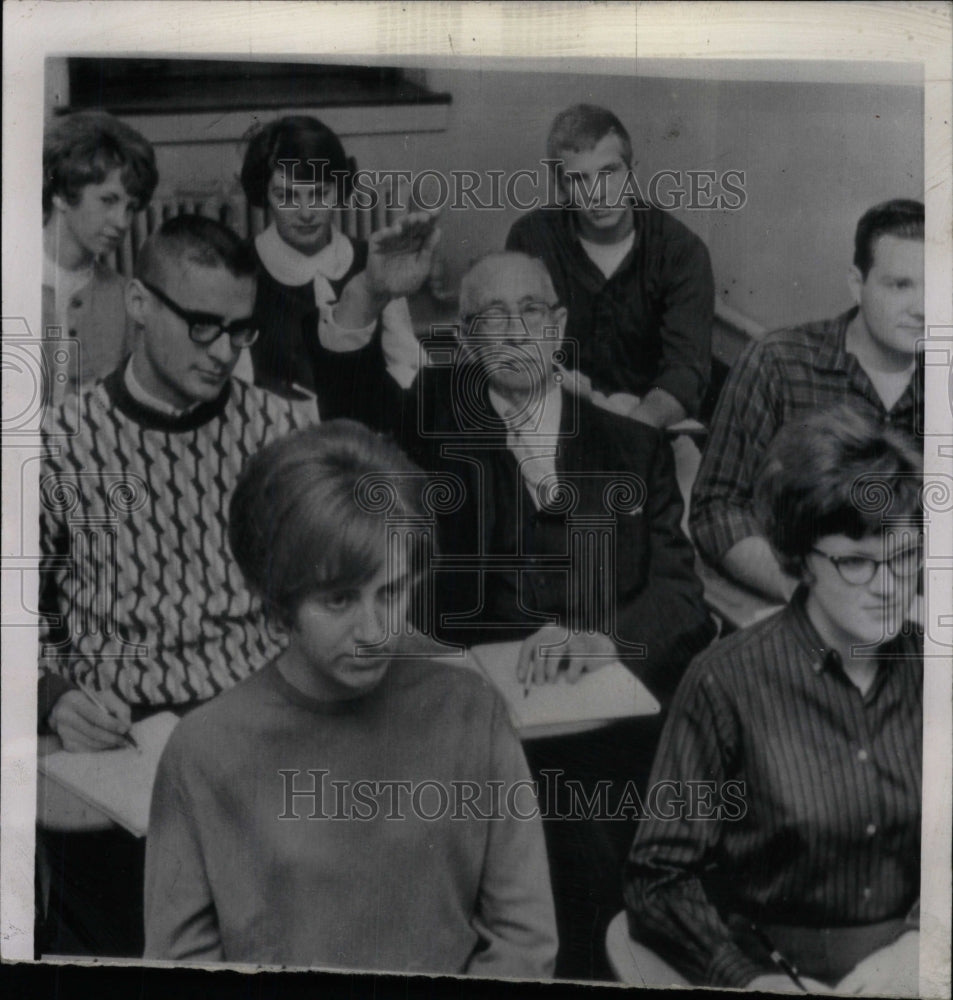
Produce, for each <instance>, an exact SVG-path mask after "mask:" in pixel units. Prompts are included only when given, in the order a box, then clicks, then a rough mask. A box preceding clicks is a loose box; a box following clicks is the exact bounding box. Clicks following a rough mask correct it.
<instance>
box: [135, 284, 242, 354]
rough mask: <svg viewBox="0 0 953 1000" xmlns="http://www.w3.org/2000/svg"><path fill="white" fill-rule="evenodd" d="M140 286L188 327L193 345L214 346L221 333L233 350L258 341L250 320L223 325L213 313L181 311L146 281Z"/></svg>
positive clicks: (220, 318)
mask: <svg viewBox="0 0 953 1000" xmlns="http://www.w3.org/2000/svg"><path fill="white" fill-rule="evenodd" d="M139 280H140V284H142V286H143V287H144V288H147V289H148V290H149V291H150V292H151V293H152V294H153V295H154V296H155V297H156V298H157V299H158V300H159V301H160V302H161V303H162V304H163V305H164V306H165V307H166V308H167V309H171V310H172V312H174V313H175V314H176V316H178V317H179V318H180V319H183V320H185V322H186V323H188V325H189V340H191V341H192V343H193V344H201V345H202V346H203V347H208V345H209V344H214V343H215V341H216V340H218V338H219V337H221V335H222V334H223V333H227V334H228V337H229V339H230V340H231V342H232V347H234V348H235V350H240V349H241V348H243V347H251V345H252V344H254V343H255V341H256V340H257V339H258V330H257V329H256V328H255V327H254V326H253V325H252V321H251V319H250V318H249V319H240V320H236V321H235V322H234V323H223V322H222V317H221V316H216V315H215V314H214V313H207V312H199V311H197V310H194V309H183V308H182V306H180V305H179V304H178V302H175V301H174V300H173V299H170V298H169V296H168V295H166V293H165V292H163V291H162V289H161V288H156V286H155V285H152V284H150V283H149V282H148V281H142V279H141V278H140V279H139Z"/></svg>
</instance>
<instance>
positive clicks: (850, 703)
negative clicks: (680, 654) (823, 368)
mask: <svg viewBox="0 0 953 1000" xmlns="http://www.w3.org/2000/svg"><path fill="white" fill-rule="evenodd" d="M920 491H921V460H920V457H919V456H918V454H917V453H916V451H915V450H914V448H913V446H912V443H911V442H909V441H908V440H907V439H906V438H905V437H904V436H903V435H902V434H900V433H898V432H896V431H894V430H891V429H890V428H887V427H884V426H882V425H880V424H879V423H877V422H876V421H874V420H872V419H870V418H868V417H864V416H860V415H858V414H857V413H855V412H853V411H852V410H851V409H850V408H848V407H839V408H836V409H834V410H831V411H827V412H824V413H818V414H815V415H813V416H811V417H809V418H808V419H805V420H803V421H798V422H796V423H793V424H789V425H787V426H785V427H784V428H783V429H782V430H781V431H780V432H779V434H778V435H777V437H776V438H775V440H774V441H773V443H772V445H771V447H770V449H769V451H768V453H767V456H766V459H765V462H764V464H763V466H762V470H761V473H760V477H759V479H758V483H757V487H756V502H757V506H758V508H759V509H760V511H761V518H762V522H763V526H764V529H765V534H766V535H767V537H768V539H769V540H770V542H771V545H772V547H773V548H774V550H775V552H776V553H777V556H778V559H779V560H780V562H781V565H782V566H783V567H784V568H785V569H786V570H787V571H788V572H791V573H793V574H796V575H797V576H798V577H799V578H800V580H801V586H800V587H799V589H798V590H797V592H796V593H795V595H794V597H793V599H792V601H791V603H790V604H789V605H788V607H787V608H785V609H784V610H783V611H781V612H779V613H778V614H777V615H775V616H772V617H771V618H769V619H767V620H766V621H762V622H760V623H758V624H757V625H754V626H752V627H751V628H748V629H745V630H743V631H741V632H739V633H736V634H735V635H732V636H730V637H728V638H727V639H724V640H723V641H721V642H719V643H717V644H716V645H715V646H713V647H711V648H710V649H709V650H707V651H706V652H705V653H703V654H702V655H701V656H699V657H698V658H697V659H696V660H695V661H694V662H693V664H692V665H691V667H690V668H689V670H688V673H687V674H686V675H685V678H684V680H683V681H682V684H681V686H680V688H679V690H678V692H677V694H676V696H675V700H674V702H673V705H672V709H671V714H670V716H669V719H668V721H667V723H666V727H665V732H664V734H663V737H662V741H661V744H660V747H659V751H658V755H657V757H656V761H655V765H654V767H653V773H652V778H651V781H650V785H651V786H655V787H656V788H659V789H663V791H664V794H663V795H662V798H664V799H665V802H664V803H663V805H662V806H661V807H660V808H659V809H657V810H656V811H655V813H654V814H653V816H652V817H651V818H649V819H648V820H647V821H646V822H645V824H644V825H643V826H642V827H641V828H640V831H639V834H638V835H637V837H636V839H635V843H634V844H633V847H632V851H631V854H630V856H629V860H628V863H627V866H626V875H625V880H626V884H625V895H626V904H627V909H628V913H629V925H630V930H631V932H632V934H633V936H635V937H636V938H637V939H639V940H640V941H643V942H644V943H645V944H647V945H649V946H650V947H652V948H654V949H656V950H657V951H658V952H659V953H660V954H662V955H663V957H665V958H666V959H667V960H669V961H671V962H672V963H673V964H674V965H675V966H676V967H677V968H678V969H679V970H680V971H681V972H682V973H683V974H684V975H685V976H687V977H688V978H689V979H690V980H692V981H693V982H696V983H700V984H705V985H712V986H724V987H747V988H750V989H760V990H772V989H774V990H790V989H793V988H795V987H794V985H793V982H792V980H791V977H790V976H788V975H787V973H786V972H784V971H783V969H782V968H781V967H780V966H779V960H778V959H777V957H775V959H772V955H771V953H772V951H777V952H779V953H780V954H782V955H784V956H785V957H786V958H787V959H788V960H789V961H790V963H792V964H793V965H794V966H796V968H797V969H799V970H800V975H801V976H802V977H805V978H806V979H807V980H808V986H809V987H813V989H812V991H814V990H820V991H822V990H825V989H829V988H830V987H832V986H835V985H838V984H840V986H842V987H843V988H844V990H845V991H847V992H873V993H876V994H878V995H894V994H898V993H899V994H904V993H908V994H912V995H915V994H916V991H917V952H918V939H919V935H918V933H917V903H918V899H919V887H920V810H921V805H920V795H921V739H922V708H923V705H922V699H923V691H922V686H923V663H922V645H921V640H920V639H919V637H918V636H917V635H916V634H914V631H913V630H912V629H911V628H910V627H908V626H906V625H905V622H906V618H907V613H908V611H909V609H910V606H911V604H912V602H913V600H914V598H915V596H916V584H917V579H918V575H919V570H920V568H921V564H922V543H921V531H922V512H921V506H920ZM699 783H700V784H701V785H704V786H705V788H706V789H707V791H706V792H705V795H704V796H703V797H702V798H701V799H699V797H698V794H697V786H698V785H699ZM689 792H692V793H693V794H689ZM666 817H667V818H666ZM810 980H813V983H811V982H810Z"/></svg>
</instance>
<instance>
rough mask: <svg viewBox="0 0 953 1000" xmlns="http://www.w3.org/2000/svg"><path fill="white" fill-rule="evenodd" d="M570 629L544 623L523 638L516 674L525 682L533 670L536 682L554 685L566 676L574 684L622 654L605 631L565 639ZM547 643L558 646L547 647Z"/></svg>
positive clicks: (521, 681)
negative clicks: (586, 674) (550, 648)
mask: <svg viewBox="0 0 953 1000" xmlns="http://www.w3.org/2000/svg"><path fill="white" fill-rule="evenodd" d="M565 637H566V631H565V629H562V628H559V627H558V626H556V625H544V626H543V627H542V628H541V629H540V630H539V631H538V632H534V633H533V634H532V635H531V636H529V638H527V639H525V640H524V641H523V645H522V647H521V648H520V655H519V661H518V662H517V665H516V677H517V679H518V680H519V682H520V683H521V684H523V683H525V681H526V675H527V673H529V674H530V675H531V677H532V683H534V684H551V683H553V682H554V681H556V680H558V679H559V678H560V677H561V676H564V677H565V678H566V680H568V681H569V682H570V684H575V682H576V681H578V680H579V678H580V677H581V676H582V675H583V674H584V673H591V672H592V671H594V670H598V669H599V668H600V667H604V666H605V665H606V664H607V663H612V661H613V660H615V659H616V658H617V656H618V652H617V650H616V648H615V643H613V641H612V640H611V639H610V638H609V637H608V636H605V635H602V634H601V633H598V632H596V633H580V634H578V635H571V636H570V637H569V639H568V641H565ZM546 646H557V647H558V648H554V649H552V650H548V651H547V650H546V649H544V647H546Z"/></svg>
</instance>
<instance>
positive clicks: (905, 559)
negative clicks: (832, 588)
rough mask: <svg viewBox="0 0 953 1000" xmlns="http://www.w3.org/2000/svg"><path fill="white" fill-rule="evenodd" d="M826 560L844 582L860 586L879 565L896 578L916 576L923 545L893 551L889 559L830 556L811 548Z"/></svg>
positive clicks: (920, 561)
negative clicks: (831, 564)
mask: <svg viewBox="0 0 953 1000" xmlns="http://www.w3.org/2000/svg"><path fill="white" fill-rule="evenodd" d="M811 551H812V552H815V553H816V554H817V555H819V556H823V557H824V558H825V559H827V560H828V562H831V563H833V565H834V569H836V570H837V572H838V573H839V574H840V576H841V579H842V580H843V581H844V582H845V583H849V584H852V585H853V586H855V587H862V586H863V585H864V584H866V583H870V581H871V580H872V579H873V578H874V577H875V576H876V575H877V570H878V569H880V567H881V566H886V567H887V569H889V570H890V572H891V574H892V575H893V576H894V578H895V579H897V580H908V579H910V577H913V576H916V575H917V573H919V572H920V570H921V568H922V567H923V547H922V546H920V545H914V546H912V547H910V548H907V549H901V550H900V551H899V552H895V553H894V554H893V555H892V556H890V558H889V559H870V558H868V557H867V556H832V555H830V554H829V553H827V552H824V551H822V550H821V549H818V548H813V549H811Z"/></svg>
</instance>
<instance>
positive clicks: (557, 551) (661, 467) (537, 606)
mask: <svg viewBox="0 0 953 1000" xmlns="http://www.w3.org/2000/svg"><path fill="white" fill-rule="evenodd" d="M565 326H566V309H565V308H564V307H563V306H562V305H560V304H559V302H558V301H557V300H556V295H555V292H554V290H553V285H552V282H551V280H550V278H549V275H548V274H547V272H546V269H545V267H544V266H543V264H542V263H541V262H540V261H538V260H535V259H533V258H531V257H528V256H526V255H524V254H521V253H499V254H493V255H490V256H488V257H486V258H484V259H483V260H481V261H480V262H478V263H477V264H476V265H475V266H474V267H473V268H472V269H471V270H470V271H469V273H468V274H467V275H466V276H465V277H464V279H463V284H462V286H461V326H460V330H459V337H458V338H457V340H456V342H448V343H447V344H446V345H444V346H441V345H439V344H438V345H436V346H434V345H433V344H432V345H431V361H433V360H434V359H435V358H436V359H438V363H437V364H436V365H435V364H433V363H432V364H431V365H430V366H428V368H427V369H426V370H425V374H424V380H423V384H422V386H421V393H422V395H421V405H420V410H419V420H418V424H417V434H416V438H415V440H414V441H413V442H412V443H411V445H410V450H412V451H413V452H414V457H415V458H416V459H417V461H418V462H419V463H420V464H421V465H422V466H423V467H425V468H428V469H430V470H432V471H435V472H437V471H439V472H441V473H444V474H449V475H450V476H453V477H456V480H455V481H456V482H457V483H458V484H460V485H461V486H462V497H461V499H460V503H459V504H458V505H456V506H455V509H453V510H452V511H451V510H448V511H447V512H446V513H445V514H443V515H441V516H440V520H439V551H440V561H439V562H438V564H437V570H436V572H435V573H434V574H433V575H432V587H431V594H432V597H431V600H430V604H429V608H428V609H427V610H428V611H429V613H430V615H432V622H433V625H434V632H435V634H436V635H438V636H439V637H440V638H441V639H443V640H444V641H447V642H458V643H462V644H463V645H472V644H475V643H480V642H492V641H497V640H501V639H510V640H512V639H515V638H519V639H520V640H521V641H522V646H521V653H520V657H519V665H518V667H517V671H518V674H519V676H520V678H521V679H524V678H526V677H527V675H530V680H531V681H532V682H534V683H539V684H544V683H550V682H553V681H555V680H557V678H559V677H561V676H563V675H565V676H566V677H567V678H568V680H569V681H570V682H572V681H575V680H577V679H578V678H579V676H580V675H581V674H582V673H584V672H588V671H594V670H598V669H599V668H600V667H602V666H604V665H605V664H607V663H609V662H612V661H613V660H616V659H620V660H622V662H623V663H625V664H626V665H627V666H629V667H630V668H631V669H632V670H633V671H634V672H635V673H636V674H637V675H638V676H639V677H640V678H641V679H642V680H643V681H644V682H645V683H646V684H647V685H648V687H649V688H650V689H652V690H653V691H654V693H655V694H656V695H657V696H659V697H660V698H661V699H662V700H665V699H667V697H668V696H669V695H670V694H671V692H672V691H673V690H674V688H675V686H676V685H677V683H678V680H679V678H680V676H681V674H682V671H683V670H684V668H685V666H686V665H687V663H688V661H689V660H690V659H691V657H692V656H693V655H694V654H695V653H696V652H698V651H699V650H701V649H702V648H703V647H704V646H705V645H707V643H708V642H709V641H710V639H711V638H712V635H713V628H712V625H711V622H710V619H709V617H708V614H707V613H706V610H705V607H704V605H703V602H702V589H701V586H700V584H699V582H698V580H697V579H696V578H695V575H694V572H693V552H692V548H691V545H690V544H689V542H688V541H687V539H686V538H685V536H684V535H683V534H682V531H681V529H680V527H679V525H680V522H681V518H682V510H683V508H682V501H681V498H680V495H679V491H678V487H677V484H676V480H675V474H674V468H673V459H672V454H671V448H670V446H669V444H668V442H667V440H666V439H665V437H664V436H663V434H662V433H661V432H660V431H658V430H656V429H655V428H653V427H650V426H648V425H647V424H644V423H641V422H637V421H633V420H628V419H626V418H624V417H620V416H618V415H616V414H613V413H609V412H606V411H605V410H601V409H598V408H597V407H596V406H594V405H593V404H592V403H590V402H589V401H587V400H586V399H584V398H583V397H582V396H581V395H579V394H576V393H574V392H572V391H569V387H568V384H567V383H568V376H567V374H566V372H565V370H564V369H565V368H566V367H571V364H567V362H568V361H569V357H568V355H569V354H571V352H572V345H571V344H569V343H566V342H565V341H564V331H565ZM441 357H442V358H444V359H446V360H447V361H448V363H447V364H442V363H440V362H439V359H440V358H441ZM447 506H448V508H449V507H453V506H454V505H453V504H448V505H447ZM656 736H657V727H656V725H655V723H654V722H646V721H645V720H639V719H635V720H628V721H626V722H623V723H620V724H616V725H614V726H610V727H607V728H606V729H604V730H601V731H600V732H598V733H586V734H581V735H578V736H573V737H560V738H551V739H547V740H536V741H532V742H531V743H529V744H528V746H527V756H528V758H529V760H530V765H531V767H532V769H533V770H534V773H536V774H537V775H539V774H541V773H542V772H543V771H544V770H546V769H551V768H555V769H558V770H560V771H561V772H563V773H565V774H566V775H572V776H573V777H576V778H578V780H579V781H580V782H581V784H582V787H583V788H585V789H586V790H587V792H594V791H595V790H596V786H597V783H598V782H606V781H608V782H609V783H610V785H611V793H610V797H609V800H608V801H609V802H610V803H612V802H613V801H616V800H615V799H613V798H612V796H613V795H615V796H616V798H618V797H619V796H620V795H621V794H622V788H623V786H624V785H625V784H626V783H627V782H629V781H630V780H633V781H635V782H636V783H637V784H638V783H641V782H643V781H644V777H645V774H646V773H647V770H648V766H649V764H650V763H651V757H652V752H653V751H654V747H655V742H656ZM556 809H557V811H559V806H558V805H557V806H556ZM544 826H545V828H546V832H547V840H548V847H549V852H550V865H551V868H552V875H553V883H554V893H555V896H556V907H557V920H558V922H559V925H560V926H559V930H560V939H561V942H562V951H561V954H560V958H559V959H558V960H557V974H558V975H564V976H572V977H578V978H594V977H598V976H599V975H601V974H602V973H603V972H605V970H604V969H602V968H601V967H600V966H599V965H598V959H597V958H596V959H595V963H596V964H593V962H594V956H597V955H599V953H601V946H599V947H596V946H593V941H594V940H595V939H594V938H592V935H593V934H594V933H595V934H599V933H601V932H602V931H603V930H604V928H605V925H606V924H607V923H608V920H609V918H610V917H611V916H612V913H613V908H614V907H615V906H616V903H617V902H618V901H619V900H621V889H620V879H619V871H620V864H621V861H622V860H623V857H624V854H625V847H626V845H625V843H624V838H625V835H626V831H628V830H630V824H628V823H625V822H601V821H600V820H599V819H598V818H597V817H592V816H589V817H570V818H569V820H568V821H567V820H566V819H564V818H561V817H559V816H556V817H550V818H549V819H547V817H546V816H544ZM593 928H595V930H593Z"/></svg>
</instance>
